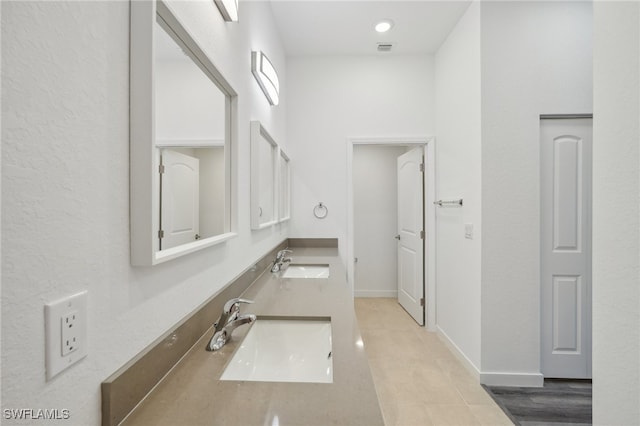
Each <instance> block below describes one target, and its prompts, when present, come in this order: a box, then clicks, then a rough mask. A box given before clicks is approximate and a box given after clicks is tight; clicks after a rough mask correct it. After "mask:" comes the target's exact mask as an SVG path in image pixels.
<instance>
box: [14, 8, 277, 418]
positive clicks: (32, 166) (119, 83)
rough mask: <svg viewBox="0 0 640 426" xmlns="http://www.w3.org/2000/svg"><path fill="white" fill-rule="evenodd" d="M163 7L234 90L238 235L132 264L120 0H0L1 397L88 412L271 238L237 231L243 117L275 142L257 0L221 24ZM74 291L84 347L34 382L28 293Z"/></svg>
mask: <svg viewBox="0 0 640 426" xmlns="http://www.w3.org/2000/svg"><path fill="white" fill-rule="evenodd" d="M172 5H173V6H174V8H175V10H176V11H177V13H178V14H179V16H180V18H181V19H182V20H183V22H185V23H186V24H187V26H188V27H189V29H190V30H191V31H192V33H193V34H194V35H195V37H196V38H197V40H198V42H200V43H201V44H202V46H203V48H204V50H205V51H206V52H208V53H210V55H211V57H212V58H213V62H214V63H215V64H216V65H217V66H218V68H219V69H220V70H221V71H222V74H224V75H225V76H226V78H227V79H228V80H229V82H230V83H231V85H232V86H233V87H234V88H235V90H236V91H237V92H238V93H239V99H240V101H239V102H238V119H237V123H238V142H239V144H238V147H237V148H236V149H235V151H234V154H235V155H237V158H238V161H237V167H236V168H235V172H234V177H235V178H237V179H238V190H239V192H238V209H239V213H238V215H237V219H238V220H237V224H238V225H237V231H238V233H239V235H238V237H236V238H235V239H233V240H230V241H228V242H226V243H225V244H223V245H221V246H216V247H212V248H208V249H205V250H203V251H200V252H198V253H194V254H191V255H189V256H186V257H184V258H180V259H176V260H172V261H170V262H167V263H166V264H162V265H158V266H154V267H150V268H144V267H131V266H130V263H129V99H128V97H129V84H128V79H129V3H128V2H75V1H70V2H3V3H2V39H3V45H2V48H3V49H2V101H3V110H2V121H3V125H4V126H3V128H2V151H3V152H2V154H3V156H2V186H3V188H2V189H3V192H2V205H3V211H2V248H3V252H2V254H3V257H2V275H3V276H2V278H3V282H2V285H3V288H2V349H3V350H2V408H34V409H37V408H59V409H63V408H66V409H69V410H70V414H71V419H70V420H69V421H68V422H65V424H74V425H83V426H85V425H91V424H99V423H100V383H101V381H102V380H104V379H105V378H106V377H107V376H109V375H110V374H111V373H113V372H114V371H115V370H116V369H117V368H119V367H120V366H121V365H122V364H124V363H125V362H126V361H127V360H129V359H130V358H131V357H133V356H134V355H135V354H137V353H138V352H139V351H140V350H142V349H143V348H144V347H145V346H146V345H148V344H149V343H151V342H152V341H153V340H154V339H155V338H157V337H158V336H159V335H161V334H162V333H163V332H165V331H166V330H168V329H169V328H170V327H172V326H173V325H174V324H175V323H176V322H178V321H179V320H180V319H181V318H183V317H184V316H185V315H187V314H188V313H190V312H191V311H192V310H193V309H194V308H196V307H197V306H198V305H199V304H200V303H202V302H203V301H204V300H205V299H207V298H208V297H210V296H212V295H213V294H215V293H216V292H217V291H218V290H219V289H220V288H221V286H222V285H223V284H225V283H227V282H229V281H230V280H231V279H232V278H233V277H234V276H236V274H238V273H239V272H241V271H242V270H243V269H244V268H246V267H249V266H250V265H251V264H252V262H253V261H254V260H256V259H257V258H259V257H260V256H261V255H262V254H263V253H265V252H266V251H267V250H268V249H271V248H272V247H273V246H274V245H275V244H277V243H278V242H279V241H281V239H283V238H285V237H287V234H288V232H287V227H286V226H282V227H276V228H273V229H267V230H264V231H260V232H251V231H250V230H249V228H250V226H249V121H250V120H252V119H258V120H261V121H263V122H264V123H265V125H266V126H267V128H268V129H269V131H270V132H271V134H272V135H273V136H274V137H275V138H276V140H278V141H279V142H280V141H281V142H283V143H285V144H286V142H285V141H284V134H285V128H286V126H285V110H286V91H287V86H286V78H285V76H286V68H285V57H284V52H283V49H282V47H281V44H280V41H279V37H278V33H277V31H276V29H275V28H274V26H273V24H272V19H271V11H270V8H269V5H268V3H262V2H260V3H255V2H250V3H249V2H248V3H242V4H241V11H240V13H241V18H240V19H241V22H239V23H237V24H227V23H224V22H223V21H222V19H221V17H220V14H219V12H218V10H217V9H216V7H215V5H214V3H213V2H181V1H176V2H175V3H172ZM252 49H262V50H264V51H265V52H267V54H268V55H269V57H270V59H271V60H272V62H273V63H274V64H275V66H276V67H277V68H278V70H279V73H280V77H281V90H282V91H283V92H284V93H283V95H285V96H283V97H282V98H283V99H282V101H281V104H280V106H279V107H276V108H272V107H269V105H268V103H267V101H266V99H265V98H264V95H263V94H262V92H261V91H260V89H259V87H258V86H257V84H256V82H255V81H254V79H253V76H252V75H251V72H250V51H251V50H252ZM81 290H88V292H89V318H88V322H89V323H88V335H89V341H88V350H89V354H88V357H87V358H85V359H84V360H82V361H81V362H80V363H79V364H76V365H74V366H72V367H71V368H70V369H69V370H67V371H65V372H63V373H61V374H60V375H59V376H57V377H55V378H54V379H53V380H51V381H50V382H45V373H44V341H45V338H44V324H43V320H44V315H43V305H44V304H45V303H47V302H49V301H52V300H55V299H58V298H60V297H63V296H66V295H69V294H72V293H75V292H78V291H81ZM3 424H11V422H10V421H8V420H3Z"/></svg>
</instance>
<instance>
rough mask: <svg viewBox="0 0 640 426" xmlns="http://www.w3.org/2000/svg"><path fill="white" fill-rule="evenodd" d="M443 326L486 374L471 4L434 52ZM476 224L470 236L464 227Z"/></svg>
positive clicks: (475, 31) (475, 36)
mask: <svg viewBox="0 0 640 426" xmlns="http://www.w3.org/2000/svg"><path fill="white" fill-rule="evenodd" d="M435 81H436V138H437V142H436V158H437V160H436V173H437V193H438V198H439V199H445V200H448V199H457V198H462V199H463V200H464V206H463V207H462V208H459V207H441V208H437V209H436V215H437V217H436V224H437V229H436V236H437V256H436V260H437V265H436V274H437V279H436V285H437V287H436V293H437V306H436V314H437V325H438V329H439V331H440V332H441V333H443V334H444V335H445V336H446V338H447V339H448V340H449V341H450V342H451V343H452V344H454V345H455V346H456V347H457V348H458V349H459V350H460V351H461V352H462V353H463V354H464V356H465V357H466V358H467V360H468V361H469V362H470V363H471V364H472V365H473V368H475V370H477V371H480V257H481V256H480V247H481V241H482V240H481V212H480V204H481V197H480V195H481V194H480V190H481V187H480V185H481V173H480V164H481V152H480V150H481V144H480V142H481V140H480V5H479V3H472V4H471V6H470V7H469V9H468V10H467V12H466V13H465V15H464V16H463V17H462V18H461V19H460V21H459V22H458V24H457V26H456V27H455V28H454V30H453V31H452V32H451V34H449V36H448V38H447V39H446V41H445V42H444V43H443V45H442V46H441V47H440V49H439V50H438V52H437V54H436V74H435ZM465 223H471V224H473V227H474V236H473V239H466V238H465V236H464V234H465V232H464V224H465Z"/></svg>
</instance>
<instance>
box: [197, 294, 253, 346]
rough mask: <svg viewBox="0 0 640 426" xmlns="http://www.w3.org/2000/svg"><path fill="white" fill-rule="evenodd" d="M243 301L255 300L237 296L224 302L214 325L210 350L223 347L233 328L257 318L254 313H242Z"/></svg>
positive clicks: (250, 301)
mask: <svg viewBox="0 0 640 426" xmlns="http://www.w3.org/2000/svg"><path fill="white" fill-rule="evenodd" d="M241 303H253V301H252V300H247V299H240V298H237V297H236V298H234V299H231V300H229V301H228V302H227V303H225V304H224V307H223V308H222V313H221V314H220V317H219V318H218V321H216V322H215V324H214V325H213V326H214V327H215V333H214V334H213V337H212V338H211V340H210V341H209V344H208V345H207V350H208V351H217V350H219V349H221V348H222V347H223V346H224V345H225V344H226V343H227V342H228V341H229V340H230V339H231V334H232V333H233V330H235V329H236V328H238V327H239V326H241V325H244V324H251V323H252V322H254V321H255V320H256V316H255V315H253V314H246V315H240V304H241Z"/></svg>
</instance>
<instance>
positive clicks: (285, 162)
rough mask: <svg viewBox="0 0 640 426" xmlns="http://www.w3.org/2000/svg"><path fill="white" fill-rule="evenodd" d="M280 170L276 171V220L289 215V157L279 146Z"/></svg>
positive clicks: (283, 219) (285, 218) (281, 220)
mask: <svg viewBox="0 0 640 426" xmlns="http://www.w3.org/2000/svg"><path fill="white" fill-rule="evenodd" d="M279 163H280V170H279V173H278V181H279V196H278V199H279V205H278V221H279V222H284V221H285V220H289V219H290V217H291V213H290V211H291V195H290V194H291V184H290V181H289V179H290V175H289V164H290V162H289V157H288V156H287V154H285V153H284V151H283V150H282V148H280V161H279Z"/></svg>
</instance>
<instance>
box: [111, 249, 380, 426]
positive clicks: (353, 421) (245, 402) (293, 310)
mask: <svg viewBox="0 0 640 426" xmlns="http://www.w3.org/2000/svg"><path fill="white" fill-rule="evenodd" d="M292 258H293V262H292V263H294V264H300V263H306V264H329V267H330V276H329V278H324V279H322V278H319V279H309V278H280V273H277V274H272V273H271V272H269V271H266V272H265V273H264V274H262V275H261V276H260V278H258V279H257V280H256V282H255V283H254V284H253V285H251V287H249V288H248V289H247V291H245V293H244V294H243V295H242V297H243V298H246V299H251V300H253V301H254V302H255V303H254V304H251V305H244V304H243V305H241V306H240V311H241V313H243V314H245V313H253V314H256V315H258V316H286V317H331V329H332V352H333V353H332V357H333V383H277V382H250V381H221V380H219V378H220V376H221V375H222V373H223V371H224V369H225V367H226V365H227V363H228V362H229V360H230V359H231V357H232V356H233V353H234V352H235V350H236V348H237V347H238V344H239V342H241V341H242V339H243V337H244V335H246V333H247V331H248V330H249V327H244V326H243V327H240V328H238V329H236V330H235V331H234V333H233V339H232V340H231V341H229V342H228V343H227V344H226V345H225V346H224V347H223V348H222V349H221V350H220V351H218V352H208V351H206V350H205V347H206V345H207V343H208V342H209V340H210V339H211V336H213V327H212V328H211V329H209V331H208V332H207V333H205V334H204V335H203V336H202V338H201V339H200V340H199V341H198V343H197V344H196V345H195V346H194V347H193V348H192V349H191V350H190V351H189V352H188V353H187V355H185V357H184V358H183V359H182V360H181V361H180V362H179V363H178V364H177V365H176V366H175V368H173V370H171V372H170V373H169V374H167V376H166V377H165V378H164V379H163V380H162V381H161V382H160V383H159V384H158V385H157V386H156V388H155V389H154V390H153V391H152V392H151V393H150V394H149V395H148V396H147V398H145V399H144V400H143V401H142V402H141V403H140V404H139V405H138V407H137V408H136V409H135V410H134V411H133V412H132V413H131V414H130V415H129V416H128V417H127V418H126V419H125V420H124V421H123V422H122V424H123V425H172V426H174V425H199V424H202V425H233V426H236V425H237V426H251V425H260V426H262V425H269V426H272V425H273V426H275V425H279V426H286V425H322V426H325V425H367V426H369V425H371V426H373V425H383V424H384V421H383V418H382V414H381V412H380V406H379V404H378V398H377V395H376V391H375V387H374V384H373V379H372V377H371V372H370V370H369V363H368V360H367V356H366V353H365V351H364V347H363V344H362V339H361V336H360V331H359V329H358V323H357V321H356V317H355V312H354V308H353V298H352V294H351V291H350V289H349V287H348V285H347V283H346V274H345V269H344V266H343V265H342V261H341V260H340V257H339V255H338V249H336V248H294V249H293V254H292Z"/></svg>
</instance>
